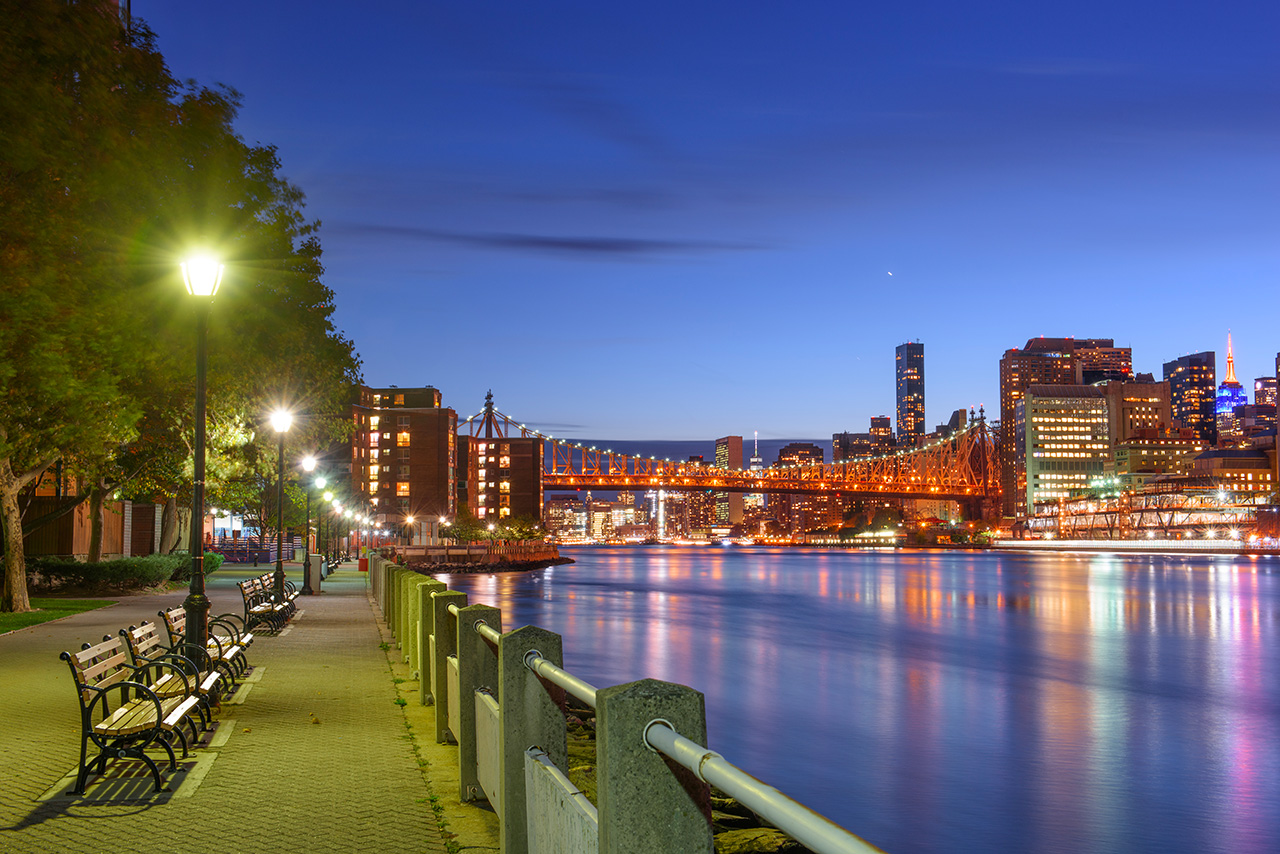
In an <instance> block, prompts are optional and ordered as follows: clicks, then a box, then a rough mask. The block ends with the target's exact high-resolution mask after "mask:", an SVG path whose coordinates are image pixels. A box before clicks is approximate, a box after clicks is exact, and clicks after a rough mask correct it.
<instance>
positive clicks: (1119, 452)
mask: <svg viewBox="0 0 1280 854" xmlns="http://www.w3.org/2000/svg"><path fill="white" fill-rule="evenodd" d="M1205 449H1206V445H1205V442H1204V440H1203V439H1201V438H1200V437H1198V436H1197V435H1196V432H1195V431H1194V430H1192V429H1191V428H1189V427H1156V428H1137V429H1135V430H1133V432H1132V433H1131V435H1129V436H1128V437H1126V438H1124V439H1121V440H1120V441H1118V442H1116V443H1115V444H1114V445H1113V447H1112V459H1111V460H1110V461H1108V463H1107V464H1106V465H1104V466H1103V476H1105V477H1108V478H1115V479H1116V481H1117V482H1118V483H1119V485H1120V487H1121V489H1123V490H1125V491H1126V492H1140V491H1142V489H1143V488H1144V487H1145V486H1146V485H1147V483H1148V482H1149V481H1151V480H1154V479H1156V478H1169V477H1179V476H1182V475H1185V474H1186V473H1187V471H1188V468H1189V466H1190V464H1191V460H1192V459H1193V458H1194V457H1195V455H1196V454H1199V453H1200V452H1202V451H1204V450H1205Z"/></svg>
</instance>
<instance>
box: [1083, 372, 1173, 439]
mask: <svg viewBox="0 0 1280 854" xmlns="http://www.w3.org/2000/svg"><path fill="white" fill-rule="evenodd" d="M1101 388H1102V389H1103V391H1104V392H1105V394H1106V398H1107V439H1108V440H1109V441H1110V443H1111V445H1112V446H1114V445H1116V444H1118V443H1120V442H1123V441H1125V440H1126V439H1129V438H1132V437H1133V436H1135V435H1137V431H1139V430H1161V429H1167V428H1168V427H1170V426H1171V425H1172V424H1173V407H1172V405H1171V403H1170V399H1169V383H1168V382H1126V381H1123V380H1112V381H1110V382H1106V383H1103V384H1102V385H1101Z"/></svg>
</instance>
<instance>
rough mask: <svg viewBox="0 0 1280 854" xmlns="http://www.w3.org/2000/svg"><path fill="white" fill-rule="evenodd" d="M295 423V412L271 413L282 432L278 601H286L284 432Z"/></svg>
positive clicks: (278, 484)
mask: <svg viewBox="0 0 1280 854" xmlns="http://www.w3.org/2000/svg"><path fill="white" fill-rule="evenodd" d="M292 424H293V413H291V412H289V410H287V409H277V410H276V411H275V412H273V413H271V426H272V427H273V428H274V429H275V431H276V432H277V433H279V434H280V457H279V460H280V466H279V471H278V472H277V478H276V513H277V516H276V573H275V576H274V577H273V578H272V582H273V583H272V586H273V587H275V591H276V601H277V602H283V601H284V434H285V433H287V432H289V427H290V426H291V425H292Z"/></svg>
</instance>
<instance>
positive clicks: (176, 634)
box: [159, 605, 253, 688]
mask: <svg viewBox="0 0 1280 854" xmlns="http://www.w3.org/2000/svg"><path fill="white" fill-rule="evenodd" d="M159 616H160V619H162V620H164V627H165V630H166V631H168V633H169V648H170V650H171V651H173V652H176V653H178V654H180V655H184V656H187V657H188V658H191V659H193V660H195V661H196V664H197V665H198V666H199V668H200V669H201V670H216V671H219V672H220V673H222V675H223V676H224V677H225V678H226V680H227V681H228V682H230V683H231V686H232V687H233V688H234V687H235V684H236V677H237V676H243V675H244V673H245V671H247V670H248V669H249V663H248V661H247V660H246V659H245V655H244V644H243V643H242V642H241V639H242V637H243V636H242V635H241V634H240V633H239V631H238V629H237V627H236V626H235V625H234V624H232V623H230V622H228V621H227V620H226V619H225V618H224V617H210V618H209V637H208V640H207V641H206V642H205V648H204V651H203V654H202V653H201V651H200V650H198V649H196V648H195V647H193V646H192V645H190V644H188V643H187V609H186V608H184V607H183V606H181V605H179V606H178V607H176V608H167V609H165V610H163V611H161V612H159ZM252 637H253V636H252V635H251V634H250V635H249V638H250V640H252Z"/></svg>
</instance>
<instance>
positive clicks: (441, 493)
mask: <svg viewBox="0 0 1280 854" xmlns="http://www.w3.org/2000/svg"><path fill="white" fill-rule="evenodd" d="M351 411H352V420H353V421H354V423H355V432H354V433H352V435H351V490H352V493H353V498H354V500H355V501H356V502H361V501H364V502H367V503H368V505H369V506H370V507H371V508H372V509H373V514H374V518H375V519H376V520H377V521H378V522H379V523H381V524H383V525H384V526H393V527H394V526H402V525H404V524H405V519H406V518H407V517H409V516H415V517H417V518H427V519H437V518H439V517H441V516H443V517H446V518H448V517H451V516H453V515H454V514H455V512H456V510H457V505H456V486H457V483H456V474H455V472H456V463H457V449H456V430H457V427H458V416H457V413H455V412H454V411H453V410H452V409H448V408H446V407H443V406H441V396H440V392H439V391H438V390H437V389H435V388H432V387H431V386H426V387H423V388H397V387H396V386H389V387H387V388H370V387H368V386H364V385H362V386H360V390H359V394H358V397H357V400H356V403H355V404H354V405H353V406H352V408H351Z"/></svg>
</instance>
